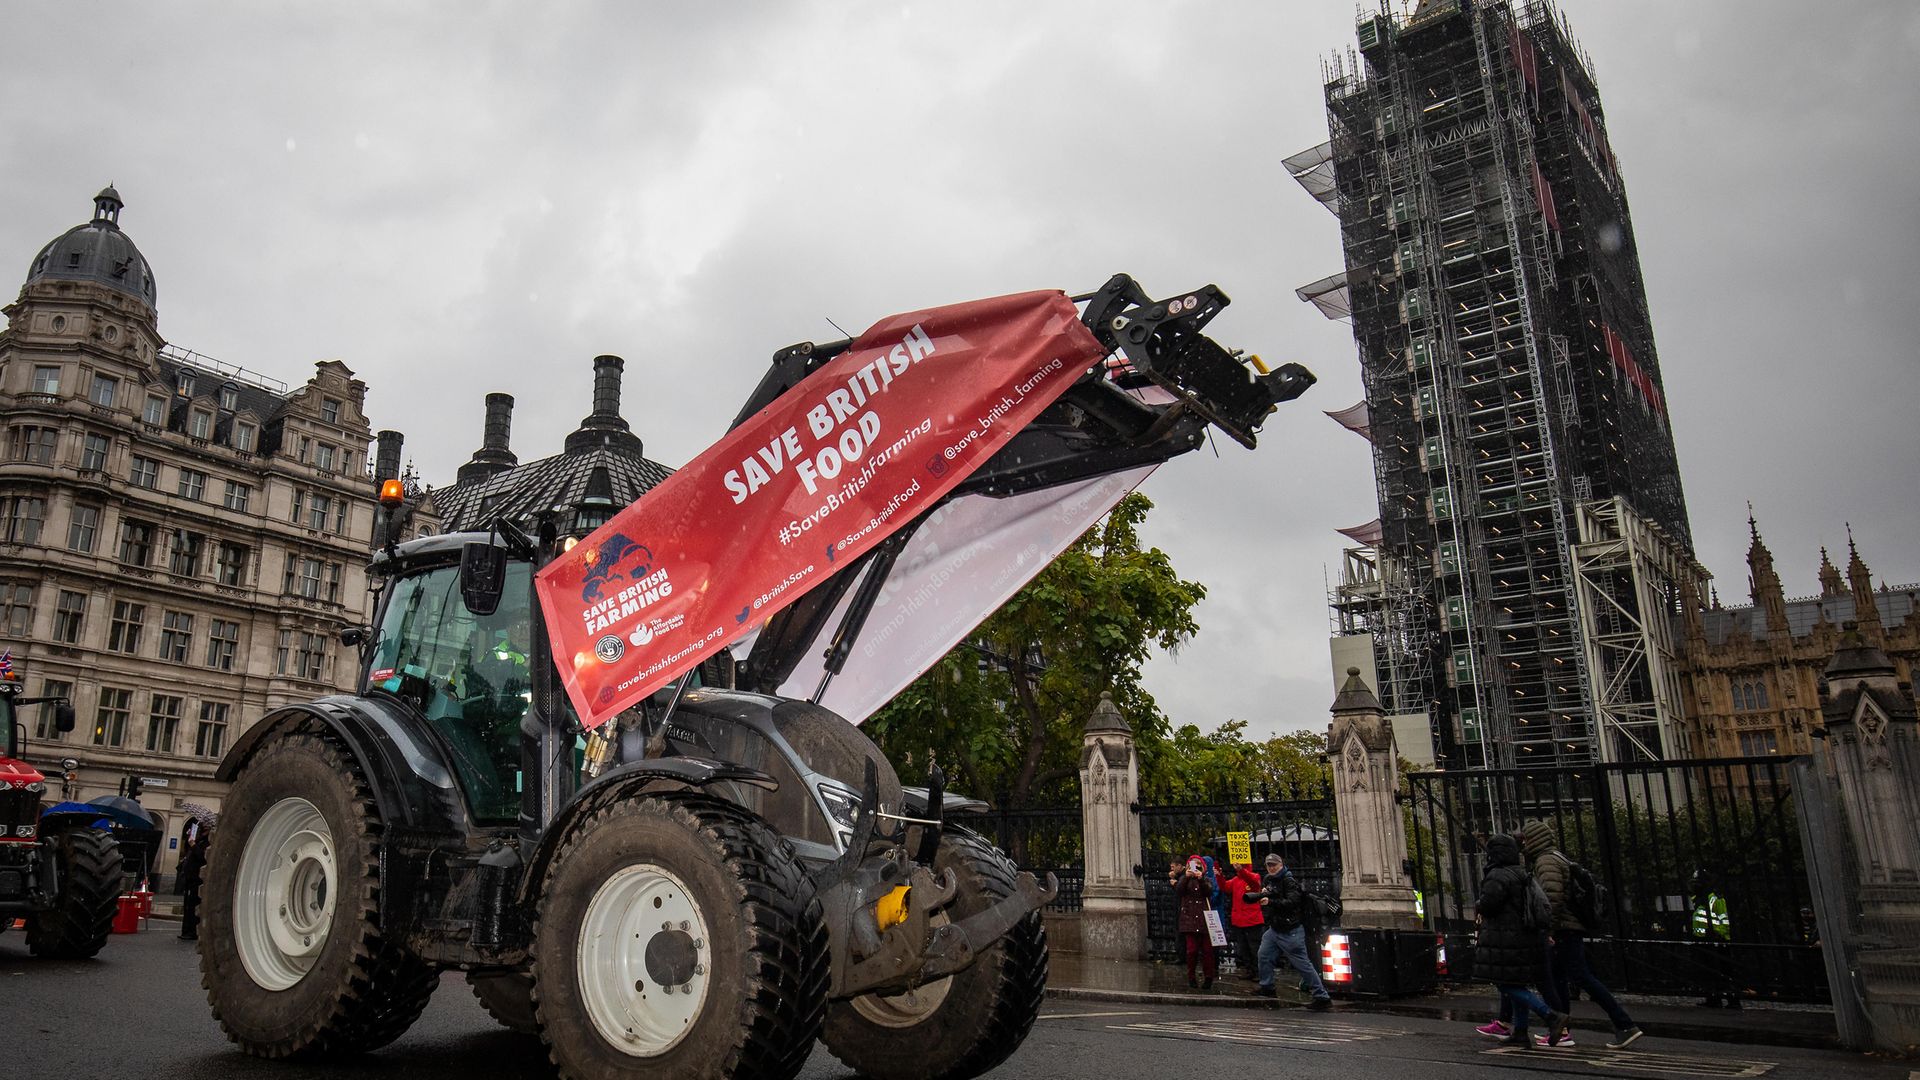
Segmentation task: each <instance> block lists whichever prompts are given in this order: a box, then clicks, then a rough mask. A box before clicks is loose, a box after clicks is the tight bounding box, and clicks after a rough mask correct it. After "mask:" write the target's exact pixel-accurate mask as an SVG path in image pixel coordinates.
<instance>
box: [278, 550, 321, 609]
mask: <svg viewBox="0 0 1920 1080" xmlns="http://www.w3.org/2000/svg"><path fill="white" fill-rule="evenodd" d="M325 574H326V564H325V563H324V562H322V561H320V560H319V559H311V558H307V557H306V556H303V555H289V556H287V573H286V577H285V579H284V580H283V581H282V582H281V591H282V592H284V593H286V594H287V595H289V596H303V597H305V598H307V599H308V600H318V599H320V590H321V585H320V583H321V581H322V580H323V579H324V577H325Z"/></svg>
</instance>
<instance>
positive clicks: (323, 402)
mask: <svg viewBox="0 0 1920 1080" xmlns="http://www.w3.org/2000/svg"><path fill="white" fill-rule="evenodd" d="M320 419H322V420H325V421H326V422H327V423H329V424H338V423H339V422H340V403H339V402H338V401H335V400H334V399H332V398H321V399H320Z"/></svg>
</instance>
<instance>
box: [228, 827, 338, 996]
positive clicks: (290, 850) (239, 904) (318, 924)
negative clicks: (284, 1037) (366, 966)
mask: <svg viewBox="0 0 1920 1080" xmlns="http://www.w3.org/2000/svg"><path fill="white" fill-rule="evenodd" d="M339 882H340V873H339V869H338V866H337V864H336V863H335V861H334V846H333V830H332V829H329V828H328V827H327V819H326V818H325V816H323V815H322V814H321V813H320V811H319V809H318V808H317V807H315V806H314V805H313V804H312V803H310V802H308V801H307V800H305V799H300V798H292V799H282V800H280V801H279V802H277V803H274V804H273V806H272V807H270V808H269V809H268V810H267V812H266V813H265V814H263V815H261V817H260V821H259V822H258V823H257V824H256V825H254V827H253V833H252V835H250V836H248V837H247V846H246V849H245V850H243V851H242V852H241V853H240V870H239V873H237V874H236V875H234V883H233V942H234V946H235V947H236V948H237V949H238V950H239V953H240V963H241V964H242V965H243V966H245V967H246V969H247V974H248V976H250V977H251V978H252V979H253V981H254V982H256V983H258V984H259V985H260V986H261V987H263V988H265V989H267V990H285V989H287V988H288V987H291V986H292V985H293V984H295V983H297V982H299V981H300V980H301V979H302V978H304V977H305V976H306V974H307V972H309V971H311V970H313V964H314V961H315V960H316V959H318V958H319V956H320V950H321V949H324V948H326V945H327V934H328V932H329V931H331V930H332V929H333V905H334V900H335V899H336V898H337V897H338V896H339V893H340V889H339Z"/></svg>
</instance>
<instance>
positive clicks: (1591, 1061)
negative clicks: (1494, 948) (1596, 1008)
mask: <svg viewBox="0 0 1920 1080" xmlns="http://www.w3.org/2000/svg"><path fill="white" fill-rule="evenodd" d="M1481 1053H1482V1054H1493V1055H1495V1056H1498V1057H1507V1056H1510V1055H1514V1054H1518V1055H1520V1056H1521V1057H1523V1058H1525V1059H1526V1060H1527V1062H1528V1063H1529V1064H1539V1063H1542V1062H1543V1061H1544V1060H1547V1059H1549V1058H1563V1059H1565V1060H1567V1061H1577V1062H1579V1063H1580V1064H1582V1065H1585V1066H1588V1067H1589V1068H1594V1069H1618V1070H1620V1071H1622V1072H1637V1073H1655V1074H1660V1075H1672V1076H1729V1077H1752V1076H1765V1075H1766V1074H1768V1073H1770V1072H1772V1071H1773V1068H1774V1066H1775V1065H1777V1064H1778V1062H1773V1061H1746V1060H1742V1059H1739V1058H1718V1057H1695V1056H1692V1055H1689V1054H1660V1053H1651V1052H1646V1051H1633V1050H1606V1049H1596V1050H1587V1049H1584V1048H1582V1047H1578V1046H1575V1047H1570V1048H1567V1049H1551V1050H1549V1049H1533V1050H1528V1049H1525V1048H1523V1047H1518V1046H1496V1047H1494V1048H1493V1049H1491V1050H1482V1051H1481Z"/></svg>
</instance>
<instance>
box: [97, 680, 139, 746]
mask: <svg viewBox="0 0 1920 1080" xmlns="http://www.w3.org/2000/svg"><path fill="white" fill-rule="evenodd" d="M132 712H133V691H131V690H118V689H115V688H113V687H111V686H103V687H101V688H100V711H99V713H98V714H96V715H95V717H94V721H93V745H95V746H124V745H126V742H127V716H128V714H130V713H132Z"/></svg>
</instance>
